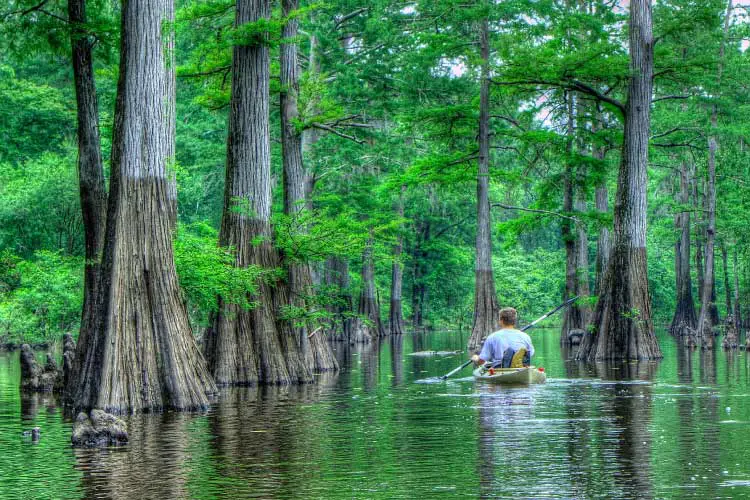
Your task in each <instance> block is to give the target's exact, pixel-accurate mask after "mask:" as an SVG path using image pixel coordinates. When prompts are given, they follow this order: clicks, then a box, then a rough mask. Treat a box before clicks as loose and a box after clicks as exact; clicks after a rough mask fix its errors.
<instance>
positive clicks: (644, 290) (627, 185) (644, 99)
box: [578, 0, 661, 361]
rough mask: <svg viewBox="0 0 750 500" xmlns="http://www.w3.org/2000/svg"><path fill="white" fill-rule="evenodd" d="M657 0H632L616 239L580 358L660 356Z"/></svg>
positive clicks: (615, 219) (616, 208)
mask: <svg viewBox="0 0 750 500" xmlns="http://www.w3.org/2000/svg"><path fill="white" fill-rule="evenodd" d="M653 43H654V40H653V32H652V21H651V0H632V1H631V2H630V69H631V71H630V75H631V76H630V77H629V82H628V100H627V104H626V105H625V117H624V119H625V123H624V128H625V130H624V137H623V147H622V159H621V162H620V172H619V176H618V181H617V195H616V204H615V213H614V235H613V236H614V238H613V239H614V241H613V246H612V254H611V257H610V263H609V267H608V268H607V272H606V274H605V276H604V282H603V286H602V291H601V294H600V295H599V302H598V303H597V307H596V313H595V315H594V322H593V326H594V329H595V331H594V336H593V338H590V339H588V340H587V341H586V342H584V344H583V345H582V346H581V349H580V350H579V352H578V358H579V359H584V360H590V361H593V360H603V359H654V358H660V357H661V350H660V349H659V344H658V342H657V340H656V336H655V335H654V328H653V323H652V320H651V304H650V301H649V295H648V269H647V266H646V182H647V174H646V170H647V164H648V141H649V131H650V124H651V94H652V88H653V82H652V79H653V62H654V61H653Z"/></svg>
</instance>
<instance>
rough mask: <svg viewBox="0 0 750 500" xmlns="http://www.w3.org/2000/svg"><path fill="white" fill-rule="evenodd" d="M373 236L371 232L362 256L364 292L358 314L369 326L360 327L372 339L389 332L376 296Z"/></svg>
mask: <svg viewBox="0 0 750 500" xmlns="http://www.w3.org/2000/svg"><path fill="white" fill-rule="evenodd" d="M372 247H373V236H372V231H370V238H369V239H368V240H367V243H366V245H365V250H364V253H363V255H362V291H361V293H360V295H359V307H358V308H357V313H358V314H359V315H360V316H361V317H362V318H364V319H366V320H368V321H369V324H366V325H365V324H362V325H360V327H361V328H363V330H364V332H365V333H367V334H369V336H370V337H373V338H378V337H385V336H386V335H387V334H388V332H387V331H386V330H385V328H383V323H382V321H381V320H380V305H379V304H378V300H377V296H376V294H375V264H374V262H373V255H372V252H373V248H372Z"/></svg>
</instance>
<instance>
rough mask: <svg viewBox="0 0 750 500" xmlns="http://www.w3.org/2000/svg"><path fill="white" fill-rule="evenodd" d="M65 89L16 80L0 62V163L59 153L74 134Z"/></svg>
mask: <svg viewBox="0 0 750 500" xmlns="http://www.w3.org/2000/svg"><path fill="white" fill-rule="evenodd" d="M66 90H67V89H65V90H63V89H59V88H55V87H52V86H49V85H45V84H37V83H34V82H33V81H31V80H24V79H18V78H16V75H15V71H14V70H13V69H12V68H11V67H9V66H4V65H2V62H1V61H0V102H2V103H3V105H2V106H0V123H2V127H0V163H8V164H12V165H18V164H19V163H23V162H24V161H27V160H29V159H31V158H36V157H38V156H40V155H41V154H42V153H52V154H54V153H62V152H63V151H64V150H65V147H64V143H65V141H66V139H70V138H72V137H73V135H74V134H75V130H74V128H73V123H72V118H73V110H74V107H73V106H72V104H73V103H72V102H71V99H70V94H69V92H66Z"/></svg>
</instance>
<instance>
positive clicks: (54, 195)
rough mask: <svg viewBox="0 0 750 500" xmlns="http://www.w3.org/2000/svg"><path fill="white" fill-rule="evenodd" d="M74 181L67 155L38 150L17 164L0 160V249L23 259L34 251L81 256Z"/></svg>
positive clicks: (70, 162)
mask: <svg viewBox="0 0 750 500" xmlns="http://www.w3.org/2000/svg"><path fill="white" fill-rule="evenodd" d="M40 147H41V146H40ZM77 183H78V177H77V174H76V167H75V158H74V157H73V156H72V155H65V156H61V155H57V154H54V153H43V154H40V155H39V156H38V157H36V158H35V159H33V160H28V161H25V162H23V163H20V164H15V165H14V164H11V163H0V249H10V250H12V251H13V252H15V253H17V254H19V255H21V256H23V257H25V258H28V257H30V256H31V255H32V254H33V253H34V251H36V250H38V249H47V250H60V251H62V252H65V253H66V254H68V255H76V254H80V253H81V251H82V241H83V235H82V234H81V230H82V223H81V215H80V208H79V202H78V187H77Z"/></svg>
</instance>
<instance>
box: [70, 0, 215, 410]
mask: <svg viewBox="0 0 750 500" xmlns="http://www.w3.org/2000/svg"><path fill="white" fill-rule="evenodd" d="M173 21H174V4H173V2H172V0H125V1H123V4H122V31H121V42H120V43H121V50H120V77H119V82H118V86H117V101H116V105H115V124H114V136H113V141H112V178H111V189H110V197H109V205H108V208H107V223H106V224H107V225H106V235H105V248H104V253H103V260H102V267H101V272H100V279H99V284H98V286H97V301H96V308H97V319H98V321H97V324H96V328H95V329H94V330H92V332H91V334H90V336H89V339H88V340H87V342H84V343H79V347H80V348H79V349H78V352H77V353H76V363H79V366H80V369H79V370H77V374H78V376H77V379H78V380H77V383H76V387H75V392H74V394H73V404H74V406H75V407H76V408H77V409H90V408H102V409H104V410H105V411H108V412H110V413H122V412H128V411H133V412H135V411H154V410H160V409H163V408H175V409H180V410H194V409H203V408H206V407H207V405H208V402H209V396H210V395H211V394H212V393H215V392H216V386H215V385H214V382H213V379H212V378H211V375H210V373H209V372H208V370H207V369H206V365H205V362H204V360H203V357H202V356H201V354H200V351H199V350H198V346H197V345H196V343H195V340H194V338H193V335H192V332H191V329H190V323H189V322H188V315H187V310H186V308H185V305H184V303H183V301H182V297H181V295H180V289H179V285H178V281H177V273H176V272H175V267H174V256H173V250H172V232H173V229H174V220H175V216H176V184H175V177H174V169H173V168H172V164H171V162H172V161H174V147H175V142H174V141H175V121H174V120H175V81H174V58H173V54H174V35H173V33H172V32H171V31H167V32H164V31H163V29H165V28H166V29H168V30H171V23H172V22H173Z"/></svg>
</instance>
